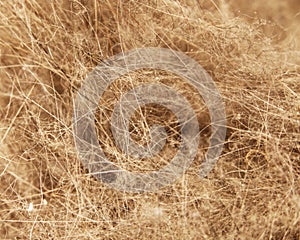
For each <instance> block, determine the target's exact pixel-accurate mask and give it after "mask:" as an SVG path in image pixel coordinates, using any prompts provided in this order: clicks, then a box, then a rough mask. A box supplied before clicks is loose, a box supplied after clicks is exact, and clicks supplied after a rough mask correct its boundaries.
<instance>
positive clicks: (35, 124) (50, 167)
mask: <svg viewBox="0 0 300 240" xmlns="http://www.w3.org/2000/svg"><path fill="white" fill-rule="evenodd" d="M299 8H300V5H299V2H297V1H293V0H290V1H271V0H270V1H266V2H264V3H261V2H260V1H254V2H253V3H251V4H250V3H249V2H248V1H245V3H244V4H243V3H235V2H234V1H228V2H227V1H224V0H219V1H196V0H195V1H194V0H186V1H170V0H158V1H109V0H90V1H84V0H82V1H79V0H78V1H77V0H76V1H75V0H74V1H67V0H54V1H50V2H46V1H39V0H31V1H23V0H12V1H2V2H1V3H0V37H1V38H0V50H1V52H0V54H1V55H0V63H1V65H0V79H1V80H0V181H1V184H0V236H1V237H0V238H1V239H14V238H15V239H149V238H150V237H151V238H152V239H299V238H300V230H299V229H300V188H299V186H300V159H299V155H300V129H299V125H300V96H299V94H300V84H299V80H300V68H299V63H300V57H299V49H300V47H299V46H300V45H299V41H298V39H299V31H297V28H296V26H297V24H299V12H298V11H299ZM297 9H298V10H297ZM238 10H240V11H238ZM255 11H257V13H255ZM141 47H164V48H170V49H174V50H178V51H182V52H184V53H185V54H187V55H188V56H190V57H192V58H194V59H195V60H196V61H197V62H198V63H199V64H201V65H202V66H203V67H204V69H205V70H206V71H207V72H208V73H209V74H210V75H211V76H212V78H213V79H214V81H215V82H216V85H217V86H218V89H219V90H220V92H221V95H222V96H223V98H224V102H225V107H226V115H227V136H226V143H225V148H224V151H223V153H222V156H221V157H220V159H219V161H218V163H217V165H216V166H215V168H214V170H213V171H212V172H210V174H209V175H208V176H207V177H206V178H204V179H200V178H199V177H198V169H199V166H200V164H201V161H202V158H203V156H204V154H205V152H206V150H207V147H208V141H209V136H210V133H211V129H210V126H209V124H210V121H209V114H208V111H207V108H206V107H205V104H204V103H203V101H202V99H201V97H200V96H199V95H197V92H196V91H195V89H193V87H191V86H190V85H188V84H186V83H185V82H184V81H182V79H181V78H179V77H178V76H175V75H173V74H171V73H168V72H163V71H156V70H149V69H145V70H141V71H136V72H133V73H130V74H127V75H125V76H123V77H122V78H120V79H119V80H118V81H117V82H115V83H114V84H112V85H111V86H110V87H109V88H108V89H107V91H106V92H105V94H104V95H103V98H102V99H100V100H99V109H98V110H99V111H98V112H97V117H96V125H97V131H98V139H99V144H100V145H101V146H102V148H103V149H104V152H105V153H106V154H107V156H108V157H109V158H110V159H111V161H115V162H116V163H117V164H119V166H120V167H124V168H126V169H128V170H130V171H137V172H147V171H153V170H157V169H159V168H161V167H162V166H164V165H165V164H166V163H167V162H168V159H169V158H170V157H172V156H174V154H176V147H178V144H179V142H180V135H179V134H178V131H179V130H178V123H177V120H176V117H175V116H174V114H172V112H170V111H169V110H168V109H166V108H164V107H162V106H157V105H155V104H153V105H147V106H146V107H143V108H140V109H139V110H140V111H137V112H136V114H135V115H134V116H133V117H132V121H131V123H130V126H129V129H130V130H131V131H132V134H131V135H132V138H133V139H135V140H136V141H139V142H145V143H146V142H147V141H148V140H147V137H149V134H147V133H149V126H150V125H151V124H156V123H159V124H162V123H163V124H164V125H165V126H166V131H167V133H168V139H167V145H166V148H164V149H163V151H162V152H161V153H160V154H159V155H158V156H156V157H153V158H150V159H146V160H143V161H137V160H134V159H131V158H126V157H124V155H122V153H121V152H120V151H119V149H118V148H117V147H116V145H115V144H114V141H113V138H112V133H111V131H110V128H109V120H110V117H111V114H112V111H113V107H114V105H115V103H116V102H117V100H118V99H119V98H120V97H121V95H122V94H124V93H125V92H126V91H128V90H130V89H132V88H133V87H134V86H137V85H138V84H140V83H150V82H161V83H164V84H166V85H167V86H169V87H172V88H174V89H176V90H177V91H178V92H180V94H182V95H183V96H185V97H186V99H187V100H188V101H189V102H190V104H191V106H192V107H193V109H194V111H195V112H196V113H197V115H198V121H199V124H200V129H201V144H200V146H199V149H198V152H197V157H196V159H195V161H194V162H193V164H192V166H191V168H189V170H188V171H187V172H186V174H184V175H183V176H182V178H181V179H179V180H178V181H177V182H176V183H175V184H174V185H170V186H167V187H164V188H162V189H160V190H159V191H158V192H156V193H144V194H137V193H122V192H119V191H116V190H113V189H110V188H108V187H107V186H106V185H104V184H103V183H101V182H99V181H97V180H95V179H94V178H93V177H91V176H90V175H89V174H88V172H87V171H86V170H85V169H84V167H83V165H82V163H81V161H80V160H79V158H78V156H77V153H76V150H75V147H74V141H73V134H72V114H73V100H74V97H75V95H76V93H77V91H78V89H79V88H80V86H81V84H82V82H83V80H84V79H85V78H86V75H87V74H88V73H89V72H90V71H91V70H92V69H93V68H94V67H95V66H96V65H97V64H99V63H101V62H102V60H104V59H106V58H107V57H109V56H112V55H114V54H117V53H120V52H123V51H127V50H130V49H133V48H141Z"/></svg>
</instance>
